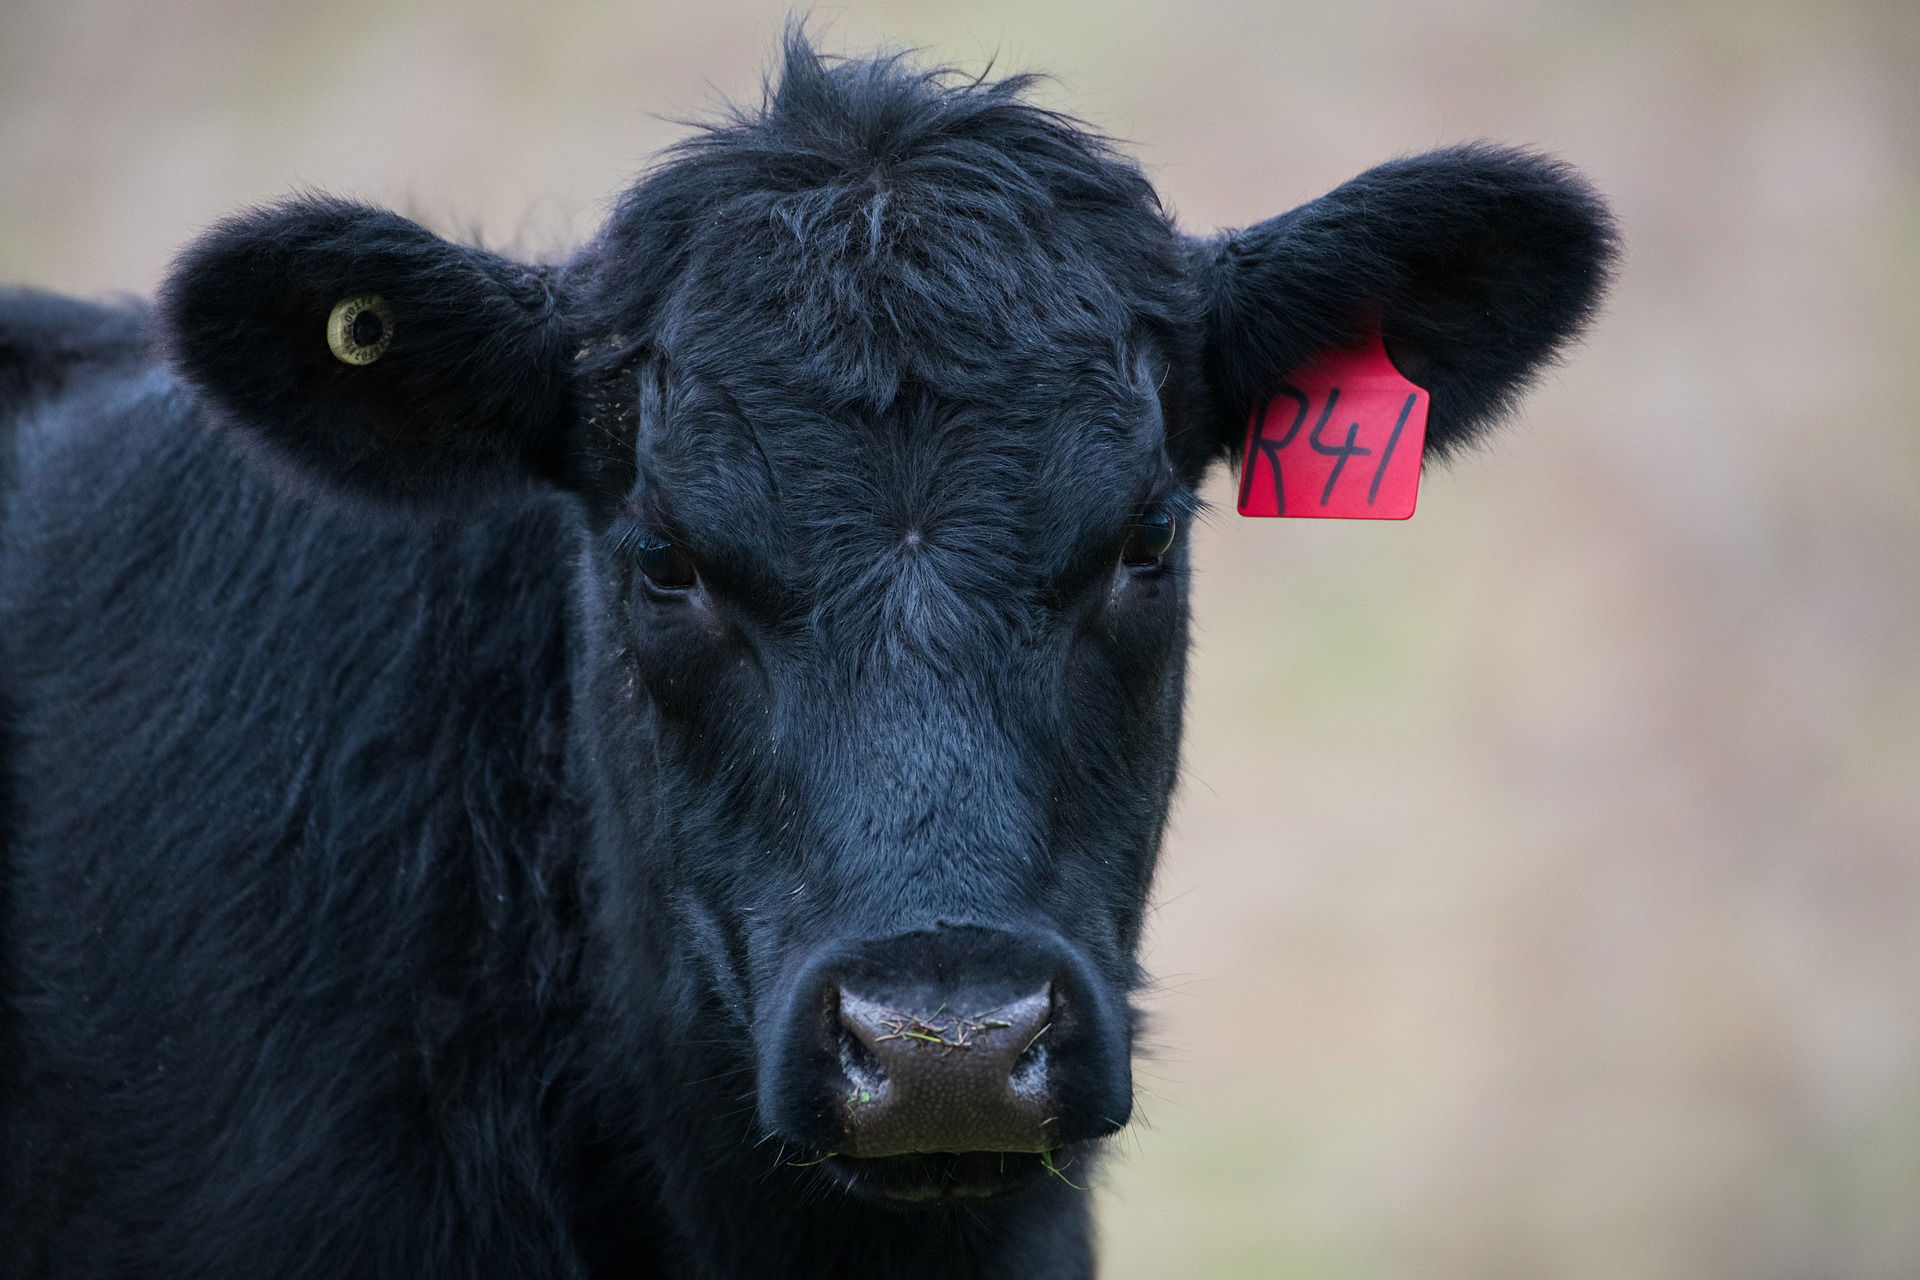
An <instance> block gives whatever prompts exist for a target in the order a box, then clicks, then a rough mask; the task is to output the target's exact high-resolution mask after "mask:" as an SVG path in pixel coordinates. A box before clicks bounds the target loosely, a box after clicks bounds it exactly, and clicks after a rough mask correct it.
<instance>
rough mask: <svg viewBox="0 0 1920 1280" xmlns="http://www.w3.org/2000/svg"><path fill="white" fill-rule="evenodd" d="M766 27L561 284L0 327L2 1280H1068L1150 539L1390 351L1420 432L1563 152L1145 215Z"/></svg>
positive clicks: (1122, 1010)
mask: <svg viewBox="0 0 1920 1280" xmlns="http://www.w3.org/2000/svg"><path fill="white" fill-rule="evenodd" d="M1025 87H1026V86H1025V84H1024V82H1023V81H1021V80H1019V79H1014V80H1008V81H1002V82H999V83H981V82H976V81H973V80H968V79H961V78H955V77H951V76H946V75H941V74H927V73H922V72H920V71H916V70H914V69H913V68H911V67H910V66H908V65H906V64H905V63H903V62H902V61H900V60H899V59H897V58H880V59H877V60H873V61H849V62H836V61H830V60H824V59H822V58H820V57H818V56H817V55H816V54H814V53H813V52H812V51H811V50H810V49H809V48H807V47H806V45H805V44H804V42H803V41H801V40H799V39H794V40H791V41H790V42H789V47H788V49H787V52H786V57H785V65H784V68H783V71H782V73H781V75H780V77H779V79H778V83H777V87H776V88H775V89H774V90H773V91H771V92H770V94H769V97H768V100H767V102H766V103H765V105H764V107H763V108H761V109H760V110H758V111H753V112H743V113H741V114H739V115H738V116H736V117H735V118H733V119H730V120H728V121H727V122H725V123H724V124H721V125H719V126H717V127H715V128H712V129H710V130H708V131H706V132H703V133H700V134H698V135H697V136H695V137H693V138H692V139H690V140H689V141H687V142H685V143H683V144H681V145H680V146H679V147H678V148H677V149H676V150H675V151H674V152H673V153H672V154H671V155H670V156H669V157H668V158H667V159H666V160H665V161H664V162H663V163H662V164H661V165H660V166H658V167H657V168H656V169H655V170H654V171H652V172H651V173H649V174H648V175H646V176H645V177H644V178H642V179H641V180H640V181H639V182H638V183H637V184H636V185H635V186H634V187H633V188H632V189H631V190H629V191H628V192H627V193H626V195H625V196H624V197H623V198H622V199H621V200H620V202H619V203H618V206H617V208H616V209H615V211H614V213H613V214H612V216H611V218H610V219H609V221H608V223H607V225H606V226H605V228H604V229H603V230H602V231H601V232H600V233H599V234H598V236H597V237H596V238H595V239H594V240H593V241H592V242H591V243H590V244H588V245H587V246H586V247H585V248H584V249H582V250H581V251H580V252H579V253H578V254H577V255H576V256H574V257H572V258H571V259H569V260H568V261H565V262H563V263H559V264H556V265H552V266H525V265H521V264H519V263H516V262H512V261H509V260H507V259H505V258H502V257H498V256H496V255H494V254H492V253H487V252H483V251H480V250H478V249H471V248H464V247H460V246H456V245H452V244H449V243H446V242H445V241H442V240H440V239H438V238H437V237H435V236H433V235H431V234H429V233H428V232H427V231H424V230H422V229H421V228H420V227H419V226H417V225H415V224H414V223H412V222H409V221H407V220H406V219H404V218H401V217H399V216H397V215H395V214H392V213H388V212H384V211H381V210H378V209H373V208H368V207H365V206H362V205H357V204H351V203H347V202H345V201H340V200H333V199H325V198H299V199H294V200H291V201H288V202H287V203H284V204H281V205H278V206H275V207H272V208H267V209H260V210H255V211H252V212H248V213H245V214H242V215H240V216H238V217H236V218H234V219H232V220H231V221H228V222H225V223H223V224H221V225H219V226H217V227H215V228H214V229H213V230H212V231H210V232H209V233H208V234H207V235H206V236H205V237H204V238H202V239H201V240H200V241H198V242H197V243H196V244H194V245H193V246H192V247H191V248H189V249H188V250H187V251H186V252H185V254H184V255H183V256H182V257H181V259H180V260H179V262H178V264H177V265H176V267H175V268H174V270H173V272H172V275H171V278H170V279H169V280H168V282H167V284H166V286H165V288H164V290H163V291H162V293H161V296H160V299H159V302H158V305H157V307H155V308H154V309H152V310H151V311H149V310H148V309H146V308H144V307H141V306H137V305H131V304H129V305H115V306H95V305H90V304H81V303H74V302H67V301H62V300H59V299H55V298H52V297H48V296H46V295H41V294H34V293H26V292H13V293H10V294H7V295H5V297H4V299H3V300H0V410H4V413H3V414H0V428H3V429H4V440H5V445H6V448H5V459H6V461H5V466H4V472H0V474H3V475H4V479H5V483H4V486H0V645H3V646H4V650H3V657H4V662H3V663H0V727H3V731H4V737H3V738H0V780H3V781H4V788H5V790H4V793H0V855H3V859H4V870H5V879H4V886H5V897H4V902H3V903H0V907H3V909H4V935H3V936H0V942H3V944H4V950H3V951H0V965H3V968H0V981H3V982H4V992H5V1005H4V1020H3V1021H0V1065H3V1066H4V1077H3V1078H0V1122H3V1123H4V1135H3V1136H4V1156H3V1157H0V1159H3V1168H0V1272H4V1273H5V1274H6V1275H8V1276H12V1277H32V1276H116V1277H158V1276H167V1277H173V1276H193V1277H203V1276H204V1277H247V1278H248V1280H264V1278H266V1277H292V1276H315V1277H319V1276H328V1277H347V1276H351V1277H380V1276H408V1277H436V1278H439V1277H463V1276H471V1277H488V1278H492V1280H498V1278H501V1277H517V1276H560V1277H586V1276H635V1275H662V1276H688V1277H719V1276H728V1277H733V1276H767V1277H774V1276H778V1277H812V1276H847V1277H856V1276H857V1277H900V1276H912V1277H918V1278H921V1280H935V1278H937V1277H947V1276H953V1277H957V1276H1018V1277H1063V1276H1084V1275H1087V1274H1089V1273H1090V1271H1091V1268H1092V1261H1091V1247H1090V1227H1089V1215H1088V1196H1087V1195H1086V1194H1085V1192H1084V1191H1083V1190H1081V1188H1082V1187H1084V1186H1085V1185H1086V1181H1087V1178H1088V1176H1089V1172H1090V1165H1091V1163H1092V1162H1093V1158H1094V1154H1095V1151H1096V1149H1097V1147H1098V1145H1099V1144H1100V1141H1101V1140H1102V1139H1103V1138H1105V1137H1106V1136H1107V1135H1110V1134H1112V1133H1113V1132H1115V1131H1116V1130H1117V1129H1119V1128H1120V1127H1121V1126H1122V1125H1123V1124H1124V1123H1125V1122H1126V1120H1127V1118H1128V1114H1129V1110H1130V1106H1131V1084H1130V1077H1129V1057H1130V1042H1131V1024H1132V1017H1133V1015H1132V1013H1131V1010H1130V1005H1129V992H1130V991H1131V990H1132V989H1134V987H1135V986H1136V984H1137V983H1138V981H1139V979H1140V974H1139V972H1138V969H1137V964H1136V951H1137V946H1138V942H1139V936H1140V928H1141V916H1142V909H1143V903H1144V902H1145V899H1146V895H1147V890H1148V884H1149V880H1150V878H1151V874H1152V870H1153V864H1154V858H1155V853H1156V850H1157V849H1158V847H1159V844H1160V839H1161V829H1162V825H1163V822H1164V819H1165V815H1166V811H1167V802H1168V795H1169V792H1170V790H1171V788H1172V786H1173V782H1174V777H1175V757H1176V748H1177V742H1178V736H1179V729H1180V715H1181V696H1182V685H1183V671H1184V655H1185V651H1186V642H1187V635H1186V626H1187V574H1188V562H1187V548H1186V544H1185V542H1184V540H1183V537H1182V534H1183V532H1184V530H1185V527H1186V525H1187V522H1188V520H1189V517H1190V516H1191V515H1192V513H1193V512H1194V510H1195V507H1196V504H1197V499H1196V498H1195V496H1194V495H1195V490H1196V488H1197V486H1198V485H1199V484H1200V482H1201V479H1202V477H1203V476H1204V475H1205V473H1206V472H1207V470H1208V468H1209V467H1211V466H1213V465H1214V464H1215V463H1217V462H1219V461H1221V460H1222V459H1223V458H1226V457H1228V456H1229V455H1230V454H1231V453H1232V451H1233V449H1234V447H1235V446H1236V444H1237V442H1238V440H1239V437H1240V435H1241V433H1242V431H1243V430H1244V424H1245V423H1246V421H1247V417H1248V412H1249V409H1250V407H1252V406H1254V405H1256V404H1259V403H1261V402H1263V401H1264V400H1265V399H1266V398H1268V397H1269V396H1271V395H1272V393H1273V391H1274V389H1275V384H1276V383H1277V382H1278V381H1279V380H1280V379H1281V378H1282V377H1283V376H1285V375H1286V374H1287V373H1288V371H1289V370H1290V369H1292V368H1294V367H1295V366H1296V365H1298V364H1299V363H1300V362H1301V361H1302V360H1304V359H1306V358H1307V357H1309V356H1311V355H1312V354H1314V353H1315V352H1317V351H1320V350H1322V349H1325V348H1328V347H1331V346H1336V345H1339V344H1343V343H1346V342H1348V341H1350V340H1352V339H1353V338H1355V336H1356V335H1358V334H1360V333H1361V332H1362V331H1364V330H1366V329H1367V328H1368V327H1369V326H1371V325H1375V324H1378V325H1380V326H1382V328H1383V330H1384V334H1385V336H1386V339H1387V341H1388V343H1389V346H1390V349H1391V350H1392V351H1393V352H1395V353H1396V356H1397V358H1398V359H1399V360H1400V362H1401V364H1402V367H1403V368H1405V369H1407V370H1408V371H1409V372H1411V373H1413V374H1414V376H1416V377H1417V378H1418V379H1419V380H1420V381H1421V382H1422V383H1424V385H1426V386H1427V387H1428V388H1429V389H1430V390H1431V392H1432V403H1433V418H1432V426H1431V432H1430V441H1429V452H1430V454H1434V455H1444V454H1446V453H1448V452H1451V451H1453V450H1456V449H1457V448H1458V447H1459V446H1460V445H1461V444H1462V443H1463V442H1465V441H1467V440H1470V439H1471V438H1473V436H1474V434H1475V433H1476V432H1477V431H1478V430H1479V429H1480V428H1481V427H1482V426H1484V425H1485V424H1486V423H1488V421H1489V420H1490V419H1491V418H1493V417H1494V416H1495V415H1496V414H1497V413H1498V411H1500V410H1501V409H1503V408H1505V407H1506V406H1507V405H1508V404H1509V403H1510V402H1511V401H1512V400H1513V398H1514V396H1515V394H1516V392H1517V391H1518V390H1519V389H1520V388H1521V386H1522V385H1523V383H1524V382H1525V381H1526V380H1527V379H1528V378H1529V377H1530V376H1531V375H1532V374H1533V373H1534V372H1535V371H1536V370H1537V369H1538V368H1539V367H1540V366H1541V364H1542V362H1543V361H1546V360H1547V359H1548V358H1549V357H1550V356H1552V354H1553V353H1554V352H1555V351H1556V350H1558V349H1559V348H1560V347H1561V346H1562V344H1563V343H1565V342H1566V340H1567V339H1568V338H1569V337H1570V335H1572V334H1574V333H1575V332H1576V331H1577V330H1578V329H1579V328H1580V326H1581V325H1582V323H1583V321H1584V320H1585V319H1586V318H1587V317H1588V315H1589V313H1590V311H1591V310H1592V308H1593V306H1594V304H1595V301H1596V298H1597V296H1598V294H1599V292H1600V288H1601V284H1602V280H1603V277H1604V275H1605V273H1606V269H1607V264H1608V261H1609V257H1610V252H1611V233H1610V230H1609V223H1608V219H1607V215H1606V213H1605V211H1604V209H1603V207H1602V205H1601V204H1600V202H1599V201H1598V199H1597V198H1596V197H1595V196H1594V195H1593V193H1592V192H1591V191H1590V190H1589V189H1588V188H1587V187H1586V186H1585V185H1584V184H1583V183H1582V182H1581V181H1580V180H1579V179H1578V178H1577V177H1575V176H1574V175H1573V174H1572V173H1571V172H1569V171H1568V170H1567V169H1566V168H1564V167H1562V166H1561V165H1560V164H1558V163H1556V162H1554V161H1552V160H1548V159H1544V158H1541V157H1539V156H1536V155H1531V154H1527V153H1523V152H1517V151H1509V150H1502V149H1497V148H1493V147H1488V146H1470V147H1462V148H1458V149H1454V150H1448V151H1441V152H1437V153H1434V154H1430V155H1424V156H1419V157H1416V158H1412V159H1406V160H1400V161H1396V162H1394V163H1391V164H1388V165H1384V166H1382V167H1380V168H1377V169H1374V170H1371V171H1369V172H1368V173H1366V174H1364V175H1362V176H1361V177H1359V178H1356V179H1355V180H1353V181H1352V182H1350V183H1348V184H1347V185H1345V186H1343V187H1341V188H1339V189H1338V190H1336V191H1334V192H1333V193H1332V194H1330V195H1328V196H1326V197H1324V198H1323V199H1320V200H1317V201H1315V202H1313V203H1311V204H1309V205H1306V206H1304V207H1302V208H1299V209H1296V210H1294V211H1293V212H1291V213H1287V214H1283V215H1281V216H1279V217H1276V218H1273V219H1271V220H1269V221H1267V222H1264V223H1261V224H1259V225H1258V226H1255V227H1252V228H1250V229H1248V230H1246V231H1242V232H1237V233H1233V234H1228V235H1224V236H1219V237H1216V238H1210V239H1192V238H1187V237H1185V236H1183V235H1181V234H1180V233H1179V232H1177V231H1176V230H1175V229H1174V227H1173V226H1172V224H1171V223H1170V221H1169V219H1168V217H1167V215H1166V214H1165V213H1164V211H1163V210H1162V209H1161V207H1160V206H1159V204H1158V203H1157V201H1156V199H1155V196H1154V193H1153V190H1152V188H1151V187H1150V186H1149V185H1148V183H1147V181H1146V179H1145V178H1144V177H1142V176H1141V174H1140V172H1139V171H1138V170H1137V169H1136V168H1135V167H1134V166H1133V165H1131V164H1130V163H1128V162H1127V161H1126V160H1124V159H1122V158H1121V157H1120V156H1118V155H1117V154H1116V153H1115V152H1114V151H1113V150H1112V149H1110V147H1109V146H1108V145H1107V144H1106V143H1105V142H1103V141H1102V140H1101V139H1099V138H1097V137H1095V136H1093V135H1091V134H1089V133H1088V132H1086V131H1085V130H1084V129H1083V128H1082V127H1081V126H1079V125H1077V124H1076V123H1075V122H1073V121H1071V120H1068V119H1065V118H1063V117H1061V116H1058V115H1055V114H1052V113H1050V112H1048V111H1045V110H1042V109H1040V108H1038V107H1036V106H1033V105H1031V104H1030V103H1028V102H1026V101H1023V97H1022V91H1023V89H1024V88H1025Z"/></svg>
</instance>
